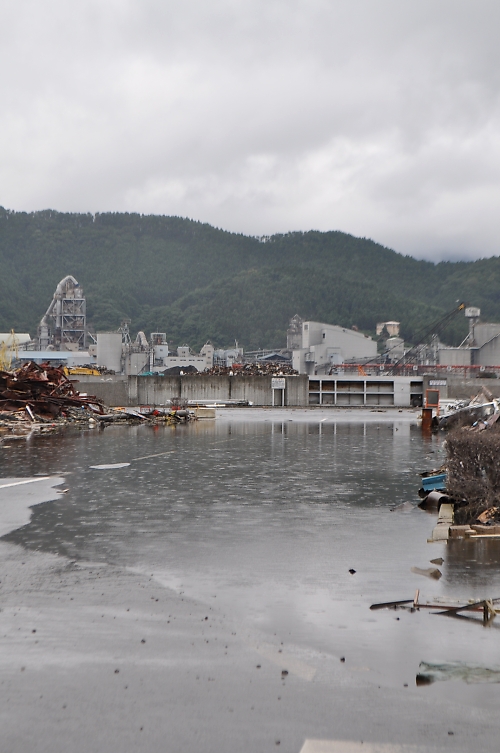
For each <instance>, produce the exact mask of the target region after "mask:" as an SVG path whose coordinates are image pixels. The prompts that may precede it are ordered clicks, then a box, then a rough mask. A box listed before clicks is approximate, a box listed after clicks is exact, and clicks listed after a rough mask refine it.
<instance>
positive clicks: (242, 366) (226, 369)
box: [197, 361, 299, 377]
mask: <svg viewBox="0 0 500 753" xmlns="http://www.w3.org/2000/svg"><path fill="white" fill-rule="evenodd" d="M298 373H299V372H298V371H295V369H293V368H292V366H291V365H290V364H288V363H266V362H265V361H257V362H255V363H235V364H233V365H232V366H212V368H211V369H205V371H199V372H197V374H198V375H199V376H206V375H207V374H208V375H215V376H274V377H278V376H295V375H296V374H298Z"/></svg>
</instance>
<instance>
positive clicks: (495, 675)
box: [416, 661, 500, 685]
mask: <svg viewBox="0 0 500 753" xmlns="http://www.w3.org/2000/svg"><path fill="white" fill-rule="evenodd" d="M444 680H463V682H466V683H467V684H468V685H476V684H477V683H482V682H484V683H499V682H500V668H499V667H485V666H482V665H480V664H466V663H465V662H460V661H456V662H446V663H443V664H431V663H429V662H425V661H423V662H420V664H419V667H418V674H417V677H416V683H417V685H430V684H431V683H433V682H440V681H441V682H442V681H444Z"/></svg>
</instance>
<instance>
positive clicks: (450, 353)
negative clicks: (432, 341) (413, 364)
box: [438, 308, 500, 366]
mask: <svg viewBox="0 0 500 753" xmlns="http://www.w3.org/2000/svg"><path fill="white" fill-rule="evenodd" d="M480 313H481V312H480V310H479V309H478V308H467V309H465V316H466V317H467V318H468V319H469V325H470V326H469V334H468V336H467V338H466V339H465V340H464V342H463V343H462V345H461V346H460V347H458V348H450V347H448V346H447V345H442V344H440V345H439V349H438V363H439V365H440V366H500V324H498V323H496V322H480V321H479V316H480Z"/></svg>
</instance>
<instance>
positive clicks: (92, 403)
mask: <svg viewBox="0 0 500 753" xmlns="http://www.w3.org/2000/svg"><path fill="white" fill-rule="evenodd" d="M76 383H77V380H72V379H69V377H68V376H67V375H66V374H65V372H64V369H62V368H57V367H54V366H49V365H48V364H41V365H39V364H36V363H33V362H32V361H29V362H28V363H26V364H24V365H23V366H21V367H20V368H18V369H15V370H13V371H0V437H1V438H5V437H8V436H10V437H12V436H26V435H27V434H31V433H32V432H34V431H37V432H39V433H47V432H52V431H56V430H57V428H59V427H61V426H66V425H70V424H79V425H83V426H89V425H94V426H95V425H99V426H100V427H102V428H103V427H104V426H105V425H107V424H110V423H138V422H144V421H146V422H151V423H159V422H165V421H167V422H170V423H179V422H186V421H190V420H192V419H193V418H195V413H194V411H192V410H189V409H188V408H187V407H186V406H183V405H180V404H176V403H175V401H174V402H173V403H172V404H171V405H170V406H169V407H168V408H163V409H160V410H159V409H155V408H152V409H147V410H146V412H145V413H142V412H141V411H138V410H134V409H131V408H113V409H111V408H107V407H106V406H105V405H104V403H103V401H102V400H100V399H99V398H98V397H95V396H94V395H86V394H80V393H79V392H78V390H77V389H76V388H75V384H76Z"/></svg>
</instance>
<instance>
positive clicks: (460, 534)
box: [449, 525, 472, 539]
mask: <svg viewBox="0 0 500 753" xmlns="http://www.w3.org/2000/svg"><path fill="white" fill-rule="evenodd" d="M449 531H450V539H463V538H465V536H466V535H467V534H468V535H469V536H470V535H471V534H472V528H471V527H470V526H469V525H465V526H450V528H449Z"/></svg>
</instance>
